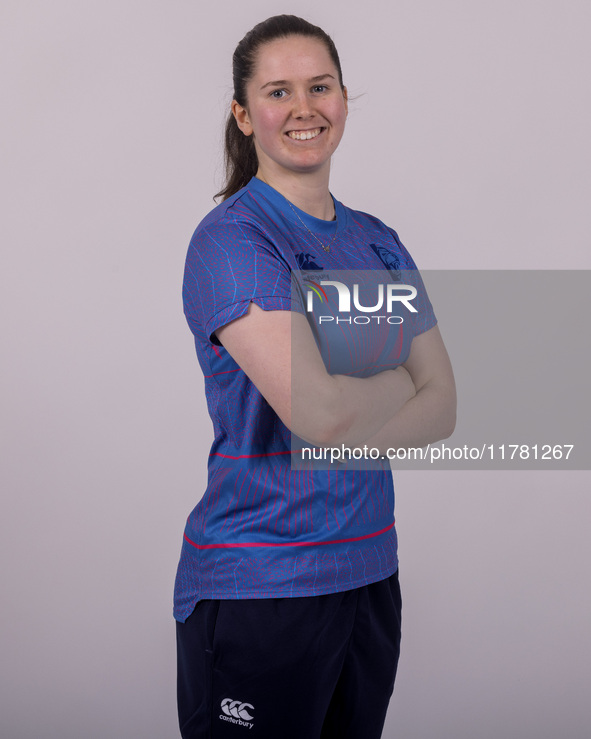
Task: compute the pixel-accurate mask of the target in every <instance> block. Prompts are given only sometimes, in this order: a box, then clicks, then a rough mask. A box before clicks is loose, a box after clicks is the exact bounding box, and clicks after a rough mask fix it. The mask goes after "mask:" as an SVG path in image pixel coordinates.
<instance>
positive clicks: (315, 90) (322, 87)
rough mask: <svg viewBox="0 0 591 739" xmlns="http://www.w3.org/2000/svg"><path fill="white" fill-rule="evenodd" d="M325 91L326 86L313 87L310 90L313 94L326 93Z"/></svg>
mask: <svg viewBox="0 0 591 739" xmlns="http://www.w3.org/2000/svg"><path fill="white" fill-rule="evenodd" d="M327 89H328V88H327V86H326V85H314V87H313V88H312V91H313V92H326V91H327Z"/></svg>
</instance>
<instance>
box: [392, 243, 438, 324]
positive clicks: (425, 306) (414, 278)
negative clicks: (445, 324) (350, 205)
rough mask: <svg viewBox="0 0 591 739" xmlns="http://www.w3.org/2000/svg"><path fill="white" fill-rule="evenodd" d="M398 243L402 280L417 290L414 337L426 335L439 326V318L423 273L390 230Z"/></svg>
mask: <svg viewBox="0 0 591 739" xmlns="http://www.w3.org/2000/svg"><path fill="white" fill-rule="evenodd" d="M388 230H389V231H390V233H391V234H392V237H393V238H394V241H395V242H396V244H397V246H398V249H399V253H400V267H399V268H400V270H402V275H401V279H402V280H403V281H404V282H406V283H409V284H411V285H412V286H413V287H415V288H416V290H417V298H416V308H417V312H416V314H414V318H413V330H414V335H415V336H417V335H418V334H422V333H425V331H428V330H429V329H431V328H433V326H435V325H436V324H437V318H436V317H435V312H434V311H433V306H432V305H431V301H430V300H429V295H428V294H427V290H426V288H425V284H424V282H423V278H422V277H421V273H420V272H419V269H418V267H417V265H416V263H415V261H414V259H413V258H412V257H411V255H410V253H409V251H408V250H407V249H406V247H405V246H404V244H403V243H402V242H401V241H400V239H399V237H398V234H397V233H396V231H394V229H392V228H389V229H388Z"/></svg>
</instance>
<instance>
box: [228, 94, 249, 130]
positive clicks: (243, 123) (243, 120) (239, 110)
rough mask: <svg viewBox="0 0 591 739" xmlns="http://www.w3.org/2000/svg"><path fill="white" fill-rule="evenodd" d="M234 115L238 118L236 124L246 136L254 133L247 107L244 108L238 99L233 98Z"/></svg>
mask: <svg viewBox="0 0 591 739" xmlns="http://www.w3.org/2000/svg"><path fill="white" fill-rule="evenodd" d="M232 115H233V116H234V118H235V119H236V125H237V126H238V128H239V129H240V130H241V131H242V133H243V134H244V135H245V136H250V135H251V134H252V124H251V122H250V116H249V115H248V111H247V110H246V108H243V107H242V105H240V103H239V102H237V101H236V100H232Z"/></svg>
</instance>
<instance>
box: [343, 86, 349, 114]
mask: <svg viewBox="0 0 591 739" xmlns="http://www.w3.org/2000/svg"><path fill="white" fill-rule="evenodd" d="M343 98H344V100H345V113H346V114H347V115H349V93H348V92H347V88H346V87H343Z"/></svg>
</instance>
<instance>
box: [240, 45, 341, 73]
mask: <svg viewBox="0 0 591 739" xmlns="http://www.w3.org/2000/svg"><path fill="white" fill-rule="evenodd" d="M321 74H332V75H333V76H334V77H335V78H337V77H338V73H337V70H336V67H335V65H334V62H333V61H332V59H331V57H330V54H329V53H328V49H327V48H326V45H325V44H324V43H323V42H322V41H320V40H319V39H316V38H310V37H308V36H288V37H287V38H282V39H275V40H274V41H269V42H268V43H266V44H263V46H261V47H260V49H259V50H258V52H257V56H256V62H255V67H254V75H253V79H254V80H255V81H256V82H260V83H261V84H265V82H267V81H269V80H292V79H298V78H302V79H310V78H312V77H317V76H319V75H321Z"/></svg>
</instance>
